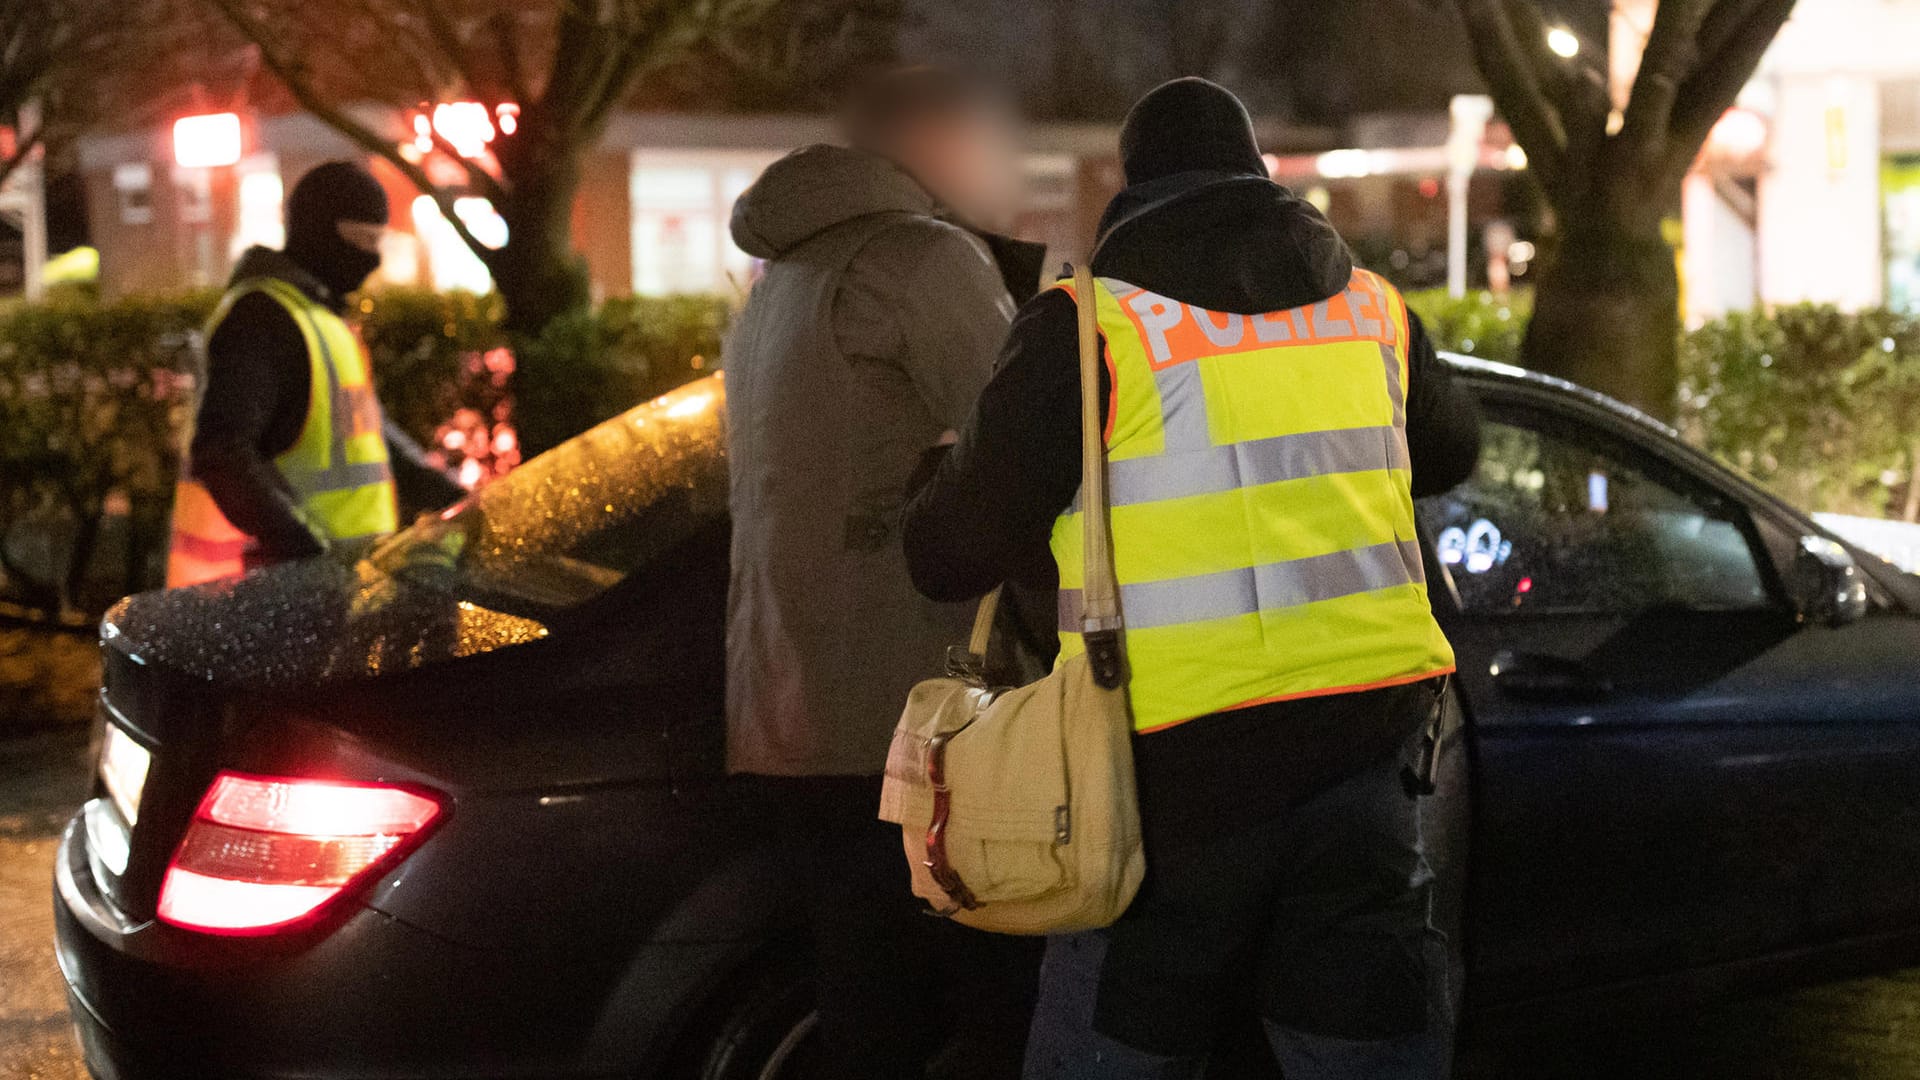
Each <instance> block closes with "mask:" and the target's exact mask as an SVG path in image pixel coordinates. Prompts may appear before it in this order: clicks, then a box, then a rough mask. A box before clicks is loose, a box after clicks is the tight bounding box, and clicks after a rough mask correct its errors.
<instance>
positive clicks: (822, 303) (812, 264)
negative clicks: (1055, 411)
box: [725, 69, 1042, 1080]
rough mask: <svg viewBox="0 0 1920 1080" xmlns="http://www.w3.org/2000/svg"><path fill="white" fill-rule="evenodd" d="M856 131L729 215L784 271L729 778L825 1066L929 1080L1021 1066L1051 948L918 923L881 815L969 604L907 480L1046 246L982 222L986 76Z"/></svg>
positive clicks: (770, 176)
mask: <svg viewBox="0 0 1920 1080" xmlns="http://www.w3.org/2000/svg"><path fill="white" fill-rule="evenodd" d="M850 126H851V131H850V134H851V136H852V141H853V144H854V145H853V148H842V147H834V146H812V147H808V148H806V149H803V150H799V151H797V152H795V153H793V154H790V155H789V156H787V157H786V158H783V159H782V160H780V161H778V162H776V163H775V164H774V165H772V166H771V167H769V168H768V169H767V171H766V173H765V174H764V175H763V176H761V177H760V179H759V181H758V182H757V183H755V184H754V185H753V186H752V187H751V188H749V189H748V190H747V192H746V193H745V194H744V195H742V196H741V198H740V200H739V202H738V203H737V204H736V205H735V207H734V212H733V237H734V241H735V242H736V243H737V244H739V245H740V247H741V248H742V249H744V250H745V251H746V252H747V253H749V254H751V255H754V256H756V257H759V258H762V259H765V260H767V265H766V271H765V274H764V276H763V277H762V278H761V279H760V280H759V282H758V283H757V284H756V285H755V286H754V288H753V292H752V294H751V296H750V297H749V299H748V302H747V306H746V310H745V311H744V312H743V313H742V315H741V316H740V318H739V320H738V321H737V322H736V324H735V329H734V331H733V333H732V337H731V339H730V340H729V341H728V343H727V346H726V350H725V361H726V380H727V421H728V440H729V451H728V453H729V465H730V469H731V474H732V489H731V490H732V496H731V498H732V514H733V540H732V585H731V590H730V595H729V598H728V623H727V759H728V768H729V771H730V772H733V773H735V774H745V775H743V776H742V778H741V780H740V782H739V787H740V788H741V789H742V790H743V793H744V794H745V796H746V797H747V798H748V799H750V800H754V801H758V802H760V803H761V804H762V805H761V807H760V809H761V814H760V819H761V820H764V821H766V822H767V823H768V825H769V830H770V832H771V833H772V834H773V835H772V839H773V841H774V845H775V848H776V851H777V852H778V854H779V855H780V856H781V857H782V858H783V860H784V870H785V872H786V874H787V876H788V878H789V880H790V882H791V884H792V887H793V895H794V899H795V900H796V901H797V902H800V903H802V904H803V905H804V908H805V912H806V914H807V916H808V918H809V921H810V923H811V928H812V931H813V935H814V939H815V946H816V948H815V953H816V956H817V957H818V959H819V963H820V1003H819V1004H820V1029H819V1030H820V1037H821V1044H822V1050H823V1052H824V1054H825V1055H826V1057H827V1058H828V1061H827V1062H826V1063H825V1066H826V1067H825V1069H824V1072H823V1075H830V1076H834V1077H836V1078H844V1080H857V1078H861V1077H876V1078H878V1077H885V1078H887V1080H898V1078H900V1077H906V1076H921V1075H925V1074H926V1070H927V1065H928V1062H929V1060H930V1059H933V1058H934V1057H935V1056H936V1055H937V1054H938V1053H939V1048H940V1046H941V1045H942V1044H943V1043H946V1042H949V1041H951V1043H952V1045H951V1046H950V1047H949V1051H948V1052H947V1054H946V1055H945V1058H946V1060H949V1061H951V1062H952V1063H953V1064H954V1065H955V1066H956V1067H957V1068H956V1070H955V1071H952V1072H943V1071H941V1070H940V1069H938V1068H936V1069H935V1070H934V1075H954V1076H978V1077H990V1076H1005V1077H1011V1076H1014V1075H1016V1074H1017V1072H1018V1065H1019V1060H1020V1047H1021V1045H1022V1044H1023V1042H1024V1035H1025V1015H1026V1012H1027V1009H1028V1007H1029V1005H1030V1001H1031V994H1032V990H1033V977H1034V971H1035V965H1036V962H1037V953H1035V952H1034V951H1033V946H1031V944H1029V943H1027V942H1019V941H1012V940H996V939H992V938H988V937H986V936H984V935H975V934H969V933H967V932H966V931H964V930H961V929H960V928H958V927H955V926H952V925H949V924H945V923H942V922H940V921H938V920H935V919H930V918H926V917H924V915H923V914H922V913H921V911H920V904H919V902H918V901H917V900H915V899H914V897H913V895H912V892H911V890H910V888H909V884H908V871H907V866H906V862H905V860H904V858H903V857H902V854H901V848H900V835H899V830H898V829H897V827H894V826H891V825H887V824H884V823H882V822H880V821H878V820H877V819H876V810H877V807H878V804H879V793H880V776H881V772H882V770H883V769H884V767H885V764H886V757H887V747H888V743H889V741H890V740H891V735H892V731H893V726H894V724H895V722H896V721H897V720H898V719H899V716H900V709H901V707H902V705H903V703H904V702H905V701H906V698H907V693H908V691H909V690H910V689H911V688H912V687H913V685H914V684H915V683H916V682H919V681H920V680H922V679H926V678H930V677H933V676H936V675H939V674H941V673H942V668H943V660H944V656H945V652H946V649H947V647H948V646H950V645H953V644H956V643H958V642H962V641H964V640H965V638H966V632H967V626H968V622H969V620H970V618H971V612H972V607H971V605H968V604H943V603H936V602H933V601H929V600H926V599H924V598H922V597H921V596H920V595H919V593H917V592H916V591H915V589H914V587H913V583H912V582H911V581H910V580H909V578H908V574H907V567H906V561H905V558H904V556H903V554H902V551H901V541H900V520H901V514H902V510H903V507H904V505H905V502H906V490H907V483H908V479H909V477H910V476H911V474H912V473H913V471H914V468H915V465H916V463H917V462H918V461H919V459H920V457H921V455H922V454H923V453H924V452H925V451H926V450H927V449H928V448H929V447H932V446H934V445H936V444H938V443H940V442H941V441H942V440H943V439H944V438H951V437H952V433H953V432H954V431H955V430H956V429H958V428H959V426H960V425H961V423H962V421H964V420H965V419H966V417H967V415H968V414H969V413H970V412H971V411H972V409H973V404H974V399H975V398H976V397H977V396H978V395H979V393H980V390H981V388H982V387H984V386H985V385H986V384H987V381H988V379H989V377H990V376H991V374H992V367H993V361H994V357H995V355H996V354H997V352H998V350H999V347H1000V345H1001V342H1002V341H1003V340H1004V339H1005V337H1006V334H1007V327H1008V324H1009V320H1010V319H1011V317H1012V314H1013V311H1014V309H1015V305H1016V303H1018V302H1023V301H1024V300H1026V298H1027V297H1028V296H1030V295H1032V293H1033V292H1034V291H1035V289H1036V288H1037V286H1038V282H1039V276H1040V270H1041V256H1042V251H1041V250H1040V249H1039V248H1038V247H1037V246H1035V245H1021V244H1017V243H1015V242H1012V241H1008V240H1005V239H1003V238H998V237H994V236H992V235H990V234H985V233H981V232H977V231H975V227H979V226H985V227H993V226H999V225H1002V224H1004V223H1005V222H1006V221H1007V220H1009V219H1010V218H1011V215H1012V211H1013V210H1014V209H1015V205H1014V197H1015V196H1016V195H1017V189H1016V188H1015V187H1014V185H1015V184H1016V183H1017V179H1018V176H1019V172H1018V158H1017V156H1016V154H1015V150H1014V143H1013V140H1012V138H1011V128H1010V124H1009V122H1008V118H1007V117H1006V116H1005V115H1004V113H1003V112H1002V110H1001V109H1000V107H999V105H998V103H997V102H996V101H995V100H994V99H992V98H991V97H989V96H987V95H986V94H984V93H983V92H981V91H980V90H978V89H976V88H975V87H974V86H973V85H972V84H969V83H967V82H964V81H962V80H960V79H958V78H956V77H953V76H950V75H947V74H944V73H941V72H937V71H932V70H929V69H913V70H908V71H904V72H898V73H895V74H893V75H891V76H889V77H887V78H885V79H883V80H881V81H880V82H878V83H876V84H875V85H873V86H871V87H869V88H868V89H867V90H866V92H865V93H864V94H862V95H861V96H860V97H859V98H858V99H856V104H855V107H854V109H853V110H852V113H851V115H850ZM963 223H965V224H963ZM955 998H958V999H960V1000H957V1001H956V1000H954V999H955ZM956 1006H959V1007H956ZM955 1018H958V1019H959V1020H960V1021H961V1023H962V1025H964V1028H965V1029H966V1030H962V1031H959V1032H957V1033H951V1032H948V1031H947V1030H945V1029H946V1027H947V1026H948V1024H949V1023H950V1022H951V1021H952V1020H953V1019H955ZM954 1034H957V1035H958V1038H954V1039H951V1040H950V1039H949V1036H950V1035H954ZM962 1047H963V1048H962Z"/></svg>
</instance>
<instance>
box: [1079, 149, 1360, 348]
mask: <svg viewBox="0 0 1920 1080" xmlns="http://www.w3.org/2000/svg"><path fill="white" fill-rule="evenodd" d="M1093 270H1094V273H1096V274H1099V275H1100V276H1102V277H1111V278H1118V279H1119V280H1121V281H1125V282H1127V283H1128V284H1131V285H1138V286H1140V287H1141V288H1143V289H1148V290H1151V291H1153V292H1156V293H1159V294H1160V295H1162V296H1166V297H1169V298H1171V299H1174V300H1178V301H1180V302H1182V303H1187V304H1193V305H1196V306H1198V307H1202V308H1205V309H1206V310H1208V311H1227V312H1237V313H1239V314H1242V315H1259V314H1262V313H1265V312H1269V311H1282V310H1285V309H1287V308H1296V307H1300V306H1302V305H1305V304H1311V303H1316V302H1318V301H1321V300H1325V299H1326V298H1327V297H1329V296H1333V295H1335V294H1337V293H1339V292H1340V291H1341V290H1343V289H1345V288H1346V287H1347V284H1348V282H1349V281H1350V280H1351V279H1352V277H1353V255H1352V253H1351V252H1349V251H1348V250H1347V245H1346V242H1345V241H1343V240H1341V239H1340V234H1339V233H1337V232H1335V231H1334V228H1333V225H1332V224H1331V223H1329V222H1328V221H1327V219H1326V217H1325V215H1323V214H1321V213H1320V211H1319V210H1317V209H1315V208H1314V207H1313V205H1312V204H1311V203H1308V202H1307V201H1306V200H1305V199H1302V198H1300V197H1299V196H1298V195H1295V194H1294V193H1293V192H1291V191H1289V190H1287V189H1286V188H1284V187H1282V186H1280V185H1279V184H1276V183H1274V182H1273V181H1271V180H1269V179H1267V178H1266V177H1264V176H1249V175H1247V174H1245V173H1238V172H1226V171H1218V172H1216V171H1196V172H1183V173H1175V174H1173V175H1171V176H1163V177H1158V178H1156V179H1152V180H1148V181H1146V182H1144V183H1139V184H1134V185H1131V186H1129V187H1127V188H1125V189H1124V190H1122V191H1121V192H1120V194H1118V195H1116V196H1114V199H1113V202H1112V203H1110V204H1108V206H1107V211H1106V213H1105V214H1104V215H1103V216H1102V217H1101V219H1100V237H1099V242H1098V245H1097V246H1096V247H1095V249H1094V253H1093Z"/></svg>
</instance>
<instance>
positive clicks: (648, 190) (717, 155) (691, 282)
mask: <svg viewBox="0 0 1920 1080" xmlns="http://www.w3.org/2000/svg"><path fill="white" fill-rule="evenodd" d="M779 156H780V155H779V153H778V152H776V151H772V150H765V151H758V150H716V151H685V152H667V151H652V150H642V151H638V152H636V153H635V154H634V156H633V170H632V174H631V179H630V186H629V194H630V197H631V199H632V207H633V289H634V291H635V292H637V293H640V294H642V295H646V296H663V295H667V294H671V293H688V292H719V291H725V290H728V289H730V288H731V287H733V286H735V285H738V286H740V287H743V288H744V287H745V285H746V283H747V279H748V278H749V277H750V276H751V275H752V273H753V265H754V260H753V258H752V257H751V256H749V255H748V254H747V253H746V252H744V251H741V250H740V249H739V248H738V247H735V246H734V243H733V238H732V236H731V235H730V234H729V232H728V222H729V220H730V219H731V218H732V216H733V204H734V201H735V200H737V199H738V198H739V197H740V193H741V192H743V191H745V190H746V189H747V188H748V187H749V186H750V185H751V184H752V183H753V181H754V180H755V179H756V178H758V177H759V175H760V172H761V170H763V169H765V168H766V167H767V166H768V165H770V164H772V163H773V162H774V161H775V160H777V159H778V158H779Z"/></svg>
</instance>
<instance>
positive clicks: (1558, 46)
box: [1547, 26, 1580, 60]
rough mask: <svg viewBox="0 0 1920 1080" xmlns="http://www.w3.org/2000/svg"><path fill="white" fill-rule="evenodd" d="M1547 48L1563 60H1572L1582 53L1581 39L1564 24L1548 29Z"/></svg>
mask: <svg viewBox="0 0 1920 1080" xmlns="http://www.w3.org/2000/svg"><path fill="white" fill-rule="evenodd" d="M1547 48H1549V49H1552V50H1553V54H1554V55H1555V56H1558V57H1560V58H1561V59H1563V60H1571V59H1573V58H1574V57H1575V56H1578V55H1579V54H1580V39H1579V37H1577V36H1575V34H1574V32H1573V31H1571V30H1569V29H1567V28H1566V27H1564V26H1556V27H1553V28H1552V29H1550V30H1548V31H1547Z"/></svg>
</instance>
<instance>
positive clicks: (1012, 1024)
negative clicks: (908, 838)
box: [739, 776, 1041, 1080]
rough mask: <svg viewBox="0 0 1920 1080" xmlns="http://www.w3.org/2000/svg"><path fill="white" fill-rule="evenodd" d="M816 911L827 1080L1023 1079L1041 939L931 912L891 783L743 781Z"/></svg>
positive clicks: (807, 905)
mask: <svg viewBox="0 0 1920 1080" xmlns="http://www.w3.org/2000/svg"><path fill="white" fill-rule="evenodd" d="M739 782H740V784H741V785H742V786H743V787H744V788H745V789H746V790H747V792H748V798H750V799H752V800H754V801H756V802H758V803H759V804H760V806H759V814H760V820H761V821H762V822H764V823H766V826H767V827H768V828H769V829H770V830H771V832H772V838H773V840H774V841H775V845H776V847H777V849H778V851H779V852H780V856H779V857H780V860H781V866H782V870H783V872H784V874H785V876H786V877H787V878H788V880H789V881H790V882H792V884H793V886H794V890H795V895H796V897H797V898H799V899H800V900H801V902H802V903H803V905H804V910H805V913H806V916H807V920H808V923H809V928H810V930H811V932H812V937H813V943H814V950H815V955H816V959H817V963H818V970H819V1016H820V1020H819V1027H818V1029H817V1030H818V1032H819V1039H820V1048H821V1059H822V1069H821V1074H822V1077H823V1078H827V1077H830V1078H832V1080H869V1078H871V1080H908V1078H912V1080H918V1078H920V1077H923V1076H928V1077H935V1078H939V1080H949V1078H950V1080H1011V1078H1014V1077H1017V1076H1019V1075H1020V1062H1021V1058H1022V1055H1023V1054H1024V1052H1025V1046H1026V1037H1027V1026H1028V1019H1029V1017H1030V1016H1031V1015H1032V1010H1033V1002H1034V995H1035V991H1036V985H1037V979H1038V970H1039V963H1040V951H1041V942H1040V941H1037V940H1031V939H1022V938H1008V937H999V936H995V935H990V934H983V933H979V932H976V931H972V930H968V929H966V928H965V927H962V926H958V925H956V924H954V923H950V922H947V921H945V920H943V919H938V918H935V917H933V916H931V915H929V914H927V913H926V911H925V905H923V904H922V903H921V902H920V901H919V900H918V899H917V898H916V897H915V896H914V895H913V891H912V888H911V885H910V883H909V881H910V879H909V875H908V870H907V862H906V855H905V853H904V852H903V851H902V849H901V844H900V827H899V826H898V825H891V824H888V823H886V822H883V821H880V820H879V819H878V818H877V817H876V816H875V815H876V813H877V812H878V809H879V806H880V778H879V777H877V776H876V777H838V776H836V777H768V776H751V777H741V778H740V781H739Z"/></svg>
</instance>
